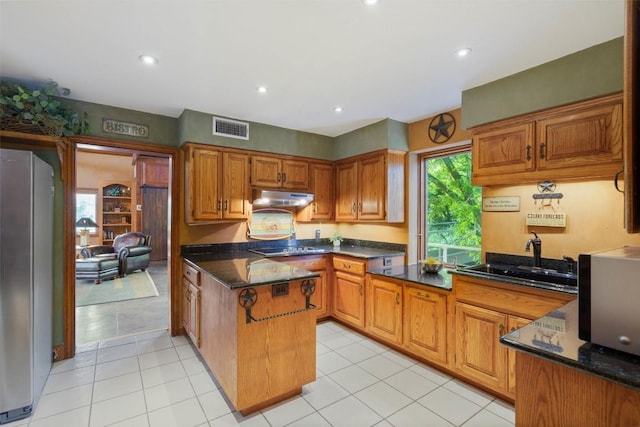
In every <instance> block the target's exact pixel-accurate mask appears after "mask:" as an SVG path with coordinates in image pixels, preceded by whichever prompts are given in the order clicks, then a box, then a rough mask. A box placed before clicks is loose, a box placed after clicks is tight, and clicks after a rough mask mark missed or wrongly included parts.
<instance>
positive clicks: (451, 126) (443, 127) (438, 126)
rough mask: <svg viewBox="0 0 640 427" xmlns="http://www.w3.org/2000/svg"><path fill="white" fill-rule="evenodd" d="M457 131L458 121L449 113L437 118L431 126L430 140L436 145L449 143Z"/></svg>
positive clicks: (432, 121)
mask: <svg viewBox="0 0 640 427" xmlns="http://www.w3.org/2000/svg"><path fill="white" fill-rule="evenodd" d="M455 131H456V119H454V118H453V116H452V115H451V114H449V113H442V114H439V115H437V116H435V117H434V118H433V119H432V120H431V123H430V124H429V139H430V140H431V141H433V142H434V143H436V144H442V143H443V142H447V141H448V140H449V139H450V138H451V137H452V136H453V134H454V132H455Z"/></svg>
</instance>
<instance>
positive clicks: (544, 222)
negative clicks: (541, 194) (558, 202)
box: [526, 212, 567, 227]
mask: <svg viewBox="0 0 640 427" xmlns="http://www.w3.org/2000/svg"><path fill="white" fill-rule="evenodd" d="M526 224H527V225H537V226H542V227H566V226H567V214H566V213H564V212H548V213H544V212H528V213H527V219H526Z"/></svg>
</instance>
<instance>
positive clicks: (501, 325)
mask: <svg viewBox="0 0 640 427" xmlns="http://www.w3.org/2000/svg"><path fill="white" fill-rule="evenodd" d="M502 331H504V325H503V324H502V323H500V325H499V326H498V332H500V335H502Z"/></svg>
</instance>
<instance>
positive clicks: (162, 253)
mask: <svg viewBox="0 0 640 427" xmlns="http://www.w3.org/2000/svg"><path fill="white" fill-rule="evenodd" d="M76 148H77V151H76V177H77V179H76V189H78V188H82V189H83V190H85V191H86V189H87V188H92V189H94V190H95V192H96V193H97V194H98V200H100V199H101V197H102V196H103V195H102V187H101V186H102V184H104V183H105V182H112V181H113V182H126V183H131V188H130V192H131V194H132V196H133V198H132V201H133V203H132V205H131V207H130V211H133V212H131V221H130V223H131V228H130V229H128V228H127V229H126V231H140V232H142V233H144V234H147V235H149V236H151V241H150V243H151V246H152V251H151V254H150V256H151V255H152V256H151V262H150V263H149V266H148V268H146V269H145V271H141V270H136V271H134V272H131V273H129V274H127V275H126V276H125V277H124V278H116V279H114V280H105V281H103V282H102V283H101V284H98V285H95V284H93V283H91V282H89V283H87V281H84V283H82V281H76V284H75V286H76V287H75V290H76V292H75V296H76V298H75V302H76V306H75V322H74V323H75V344H76V346H82V345H87V344H90V343H93V342H96V341H102V340H105V339H110V338H116V337H122V336H128V335H132V334H139V333H143V332H146V331H151V330H158V329H170V322H171V319H169V316H170V313H171V309H170V304H171V280H170V268H168V267H169V265H168V263H169V261H170V253H169V252H170V248H169V247H168V245H167V242H168V241H170V236H169V233H170V224H171V213H170V211H169V209H168V207H169V205H170V192H169V188H171V185H170V177H171V176H172V173H171V156H167V155H166V154H161V155H160V157H158V154H157V153H141V152H140V151H138V150H134V149H126V148H125V149H123V148H113V147H111V148H110V147H106V146H101V145H88V144H81V145H80V144H79V145H78V146H77V147H76ZM150 165H151V166H150ZM85 169H88V170H85ZM87 181H88V182H87ZM149 184H151V185H149ZM96 210H97V212H96V217H97V218H98V223H99V225H102V222H101V219H102V218H103V214H104V216H105V217H106V216H107V215H106V212H103V210H106V209H105V208H104V207H103V204H102V203H101V202H100V201H99V202H98V203H97V206H96ZM104 229H108V227H99V228H98V230H97V231H96V233H94V234H93V235H92V236H91V241H90V244H94V245H110V244H111V240H104V239H103V237H104V236H103V232H104ZM123 231H124V230H123ZM141 281H144V282H146V286H151V287H152V288H155V295H154V294H153V293H152V294H150V295H146V296H144V297H135V296H137V290H136V291H133V292H131V294H132V295H133V296H134V297H131V296H132V295H129V298H125V299H122V300H121V299H117V298H115V299H114V300H109V299H107V300H105V301H101V302H99V303H96V304H93V303H87V301H84V302H80V298H81V296H82V295H85V294H86V293H87V290H88V291H89V292H93V290H94V289H95V287H96V286H98V287H101V288H100V290H101V291H103V293H106V294H108V295H116V294H121V293H122V292H121V291H122V290H123V289H127V287H130V286H133V283H134V282H135V283H137V282H141ZM149 283H151V285H149ZM136 286H137V285H136ZM112 291H113V292H112ZM93 293H95V292H93Z"/></svg>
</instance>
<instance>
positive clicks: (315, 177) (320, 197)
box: [304, 163, 335, 220]
mask: <svg viewBox="0 0 640 427" xmlns="http://www.w3.org/2000/svg"><path fill="white" fill-rule="evenodd" d="M310 168H311V192H312V193H313V195H314V199H313V203H312V204H311V206H309V207H307V208H305V209H304V210H305V211H310V212H309V213H308V215H307V217H306V218H305V219H306V220H331V219H333V212H334V210H335V200H334V197H333V188H334V180H333V166H332V165H327V164H320V163H312V164H311V165H310Z"/></svg>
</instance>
